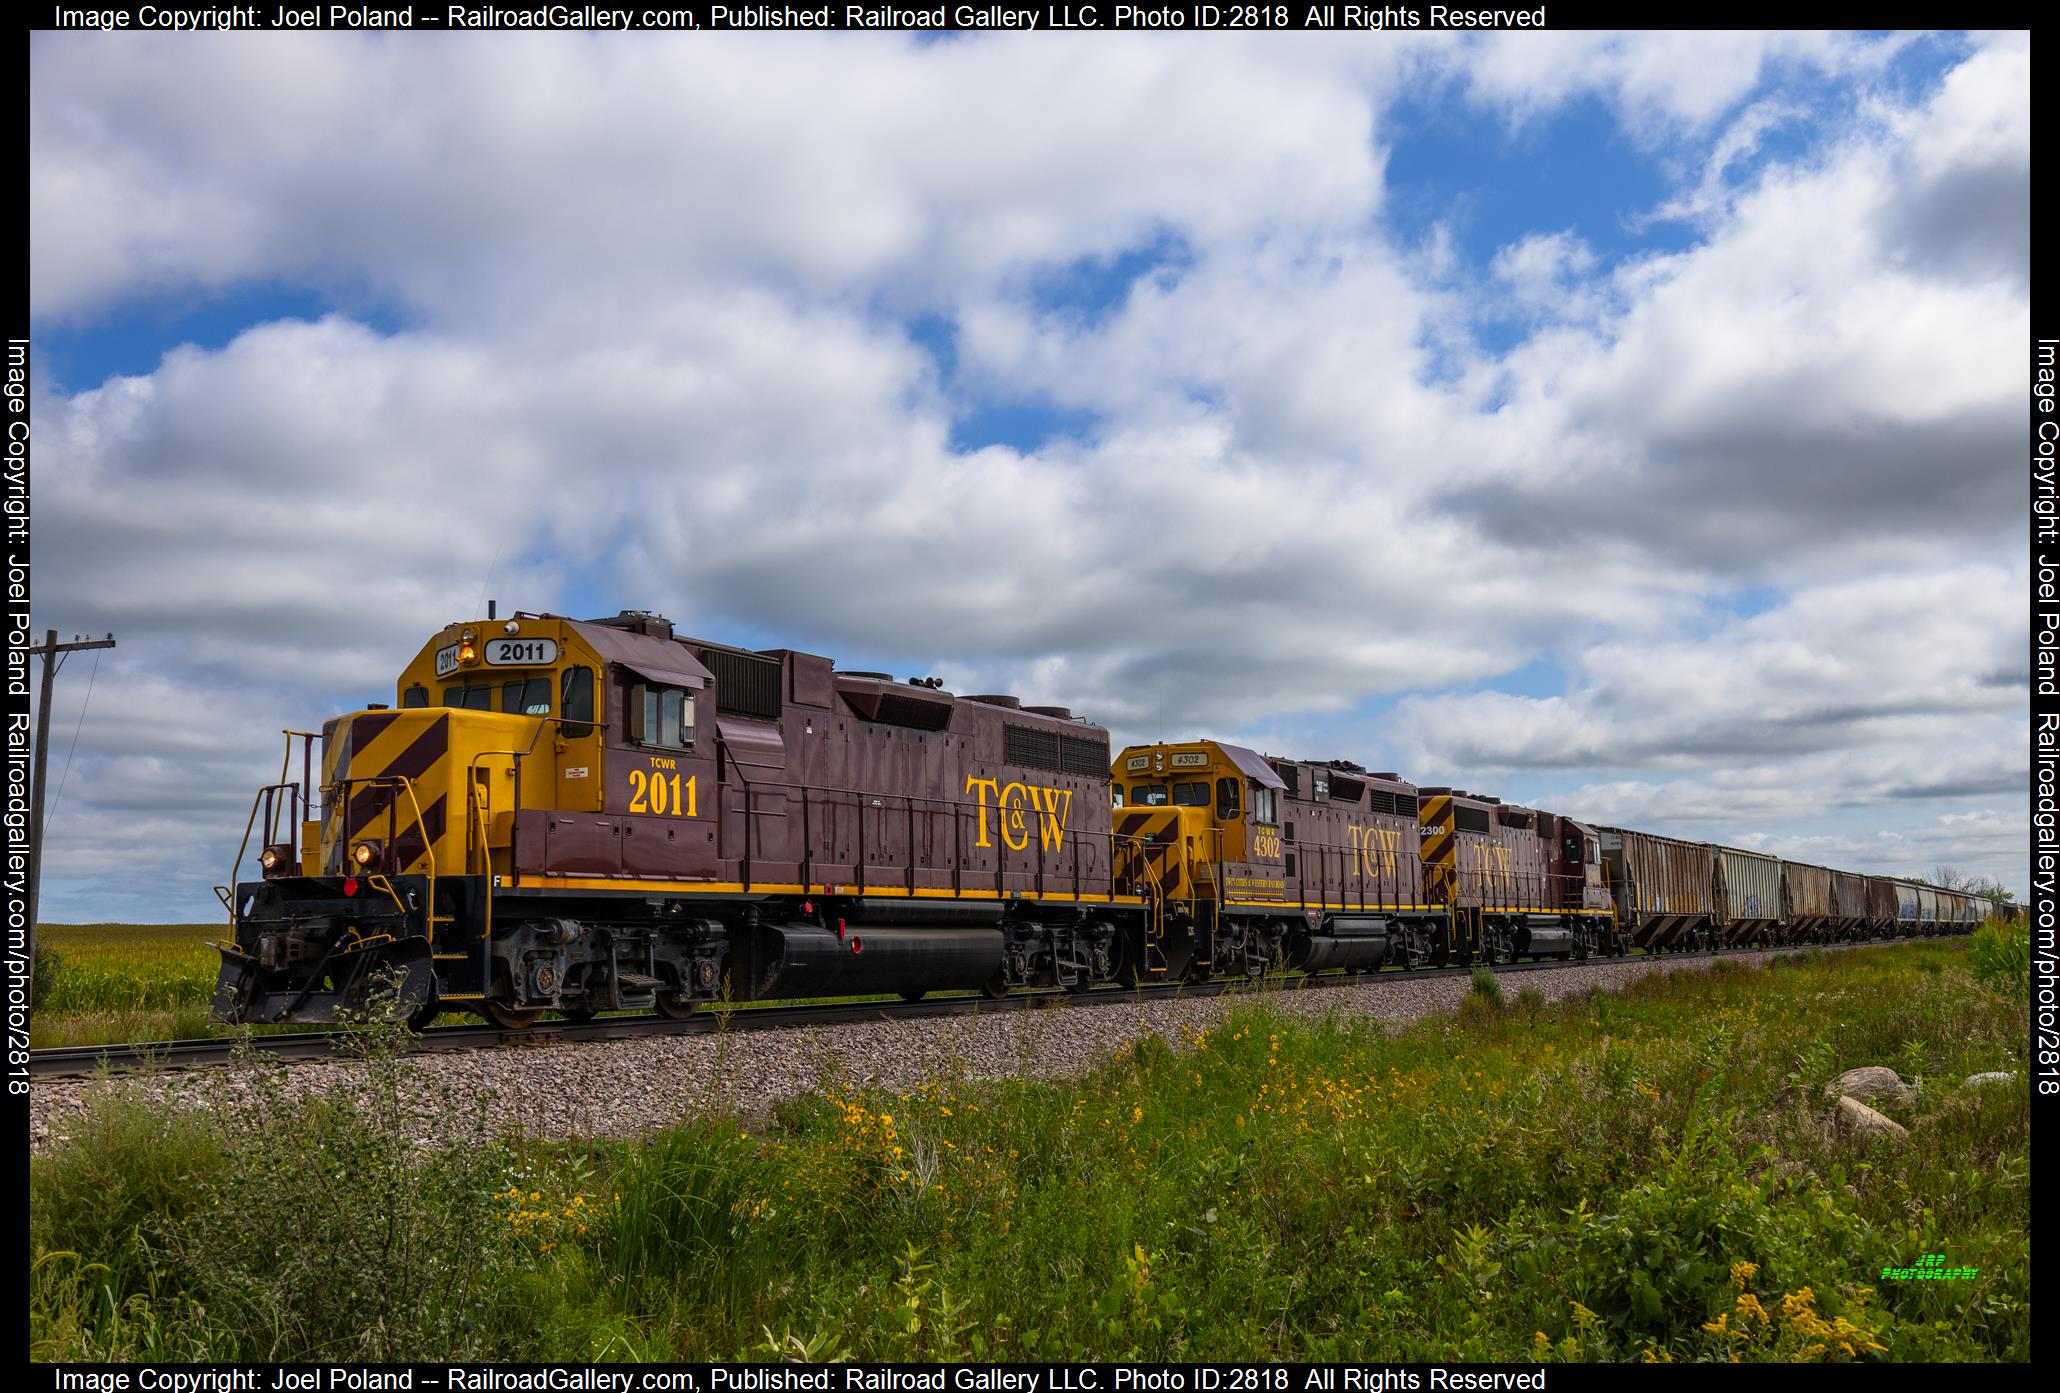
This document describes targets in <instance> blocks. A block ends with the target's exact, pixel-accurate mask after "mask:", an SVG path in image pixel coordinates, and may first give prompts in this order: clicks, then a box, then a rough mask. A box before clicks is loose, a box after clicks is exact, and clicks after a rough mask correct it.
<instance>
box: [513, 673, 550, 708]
mask: <svg viewBox="0 0 2060 1393" xmlns="http://www.w3.org/2000/svg"><path fill="white" fill-rule="evenodd" d="M501 710H503V711H505V712H507V713H508V714H509V715H510V716H548V715H550V714H551V679H550V678H548V677H526V678H525V677H518V678H516V679H515V680H514V681H512V682H503V683H502V684H501Z"/></svg>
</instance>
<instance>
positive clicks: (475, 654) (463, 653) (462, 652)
mask: <svg viewBox="0 0 2060 1393" xmlns="http://www.w3.org/2000/svg"><path fill="white" fill-rule="evenodd" d="M458 661H459V662H461V663H476V662H478V661H479V650H478V649H477V648H474V647H473V646H472V645H471V644H469V643H465V644H460V645H459V646H458Z"/></svg>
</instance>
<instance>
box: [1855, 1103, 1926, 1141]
mask: <svg viewBox="0 0 2060 1393" xmlns="http://www.w3.org/2000/svg"><path fill="white" fill-rule="evenodd" d="M1838 1125H1839V1126H1841V1127H1843V1128H1845V1129H1846V1130H1847V1131H1849V1132H1852V1133H1854V1134H1856V1135H1858V1136H1862V1137H1869V1138H1872V1137H1891V1138H1893V1139H1895V1140H1896V1141H1908V1140H1909V1137H1910V1129H1909V1128H1907V1127H1905V1126H1903V1124H1902V1123H1900V1122H1897V1121H1895V1120H1894V1119H1892V1118H1886V1117H1883V1116H1882V1115H1881V1114H1880V1113H1878V1112H1876V1111H1874V1109H1872V1108H1870V1107H1868V1106H1867V1105H1866V1104H1865V1103H1862V1102H1860V1101H1859V1100H1857V1099H1854V1098H1840V1099H1839V1100H1838Z"/></svg>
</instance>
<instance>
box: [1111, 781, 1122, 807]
mask: <svg viewBox="0 0 2060 1393" xmlns="http://www.w3.org/2000/svg"><path fill="white" fill-rule="evenodd" d="M1109 797H1110V799H1111V800H1113V801H1112V804H1111V806H1113V807H1118V808H1120V807H1122V806H1123V785H1121V784H1110V785H1109Z"/></svg>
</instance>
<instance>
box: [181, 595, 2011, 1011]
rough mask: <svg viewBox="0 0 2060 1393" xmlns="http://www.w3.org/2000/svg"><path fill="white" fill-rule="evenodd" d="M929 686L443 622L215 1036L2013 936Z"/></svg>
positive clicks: (221, 996)
mask: <svg viewBox="0 0 2060 1393" xmlns="http://www.w3.org/2000/svg"><path fill="white" fill-rule="evenodd" d="M939 685H940V684H939V683H937V682H936V681H935V680H934V679H908V680H904V681H895V680H893V679H892V678H891V677H889V676H888V675H887V674H885V673H876V672H839V671H837V670H836V669H835V668H834V666H833V665H832V663H831V662H830V660H829V659H827V658H823V657H819V656H816V655H814V654H809V653H800V652H795V651H792V650H789V649H773V650H769V651H764V652H752V651H747V650H744V649H740V648H733V647H728V646H725V645H722V644H716V643H708V642H702V641H699V640H694V639H688V638H683V637H679V636H676V635H675V634H674V633H673V632H672V626H671V624H670V623H669V622H667V621H666V620H665V619H663V618H660V617H658V616H655V615H651V614H648V613H645V612H642V611H626V612H624V613H622V614H620V615H617V616H615V617H614V618H611V619H599V620H585V621H582V620H574V619H568V618H565V617H563V616H558V615H548V614H526V613H524V614H517V615H516V616H515V617H513V618H511V619H507V620H501V619H498V618H496V617H494V616H493V615H492V613H491V608H490V610H489V617H488V618H487V619H486V620H484V621H475V622H471V623H462V624H454V625H451V626H449V627H448V628H446V629H445V630H444V631H443V632H441V633H440V634H438V635H436V636H435V637H434V638H432V639H431V640H430V641H429V642H428V643H427V644H425V645H424V646H423V648H422V650H421V652H420V653H419V654H417V656H416V657H415V659H414V660H413V661H412V662H410V663H409V664H408V666H407V668H406V669H405V670H404V671H403V672H402V673H401V675H400V679H399V682H398V683H397V685H396V691H395V701H394V703H393V704H392V705H390V706H388V705H377V706H372V707H369V708H367V709H365V710H362V711H356V712H352V713H350V714H348V715H342V716H338V717H336V718H335V719H333V720H330V721H328V722H327V723H325V724H324V726H323V728H322V730H321V731H320V733H319V735H318V734H316V733H314V732H288V733H287V752H286V759H285V761H284V763H283V765H282V768H281V772H280V776H279V779H278V781H277V782H275V783H274V784H272V785H270V786H268V787H266V788H264V789H261V790H260V791H259V793H258V795H257V798H256V800H255V802H254V803H253V806H252V810H251V818H250V821H249V823H248V824H247V826H246V830H245V834H244V841H243V847H242V849H241V850H240V851H239V853H238V856H237V863H236V869H235V870H234V871H233V872H232V874H231V877H230V886H224V887H221V888H220V890H219V891H218V893H219V894H220V895H221V897H222V899H223V902H224V904H225V905H226V907H227V908H228V910H229V917H230V923H231V928H232V934H231V937H230V939H229V941H227V942H224V943H222V944H220V945H218V946H219V948H220V951H221V955H222V970H221V976H220V980H219V984H218V986H217V989H216V994H215V1003H214V1006H215V1011H216V1014H217V1015H218V1016H220V1017H221V1018H222V1019H224V1020H228V1021H238V1022H241V1021H252V1022H278V1021H323V1020H331V1019H337V1018H339V1017H344V1016H349V1015H352V1014H355V1013H359V1012H362V1011H364V1010H366V1009H368V1008H369V1007H370V1006H371V1005H372V1003H373V1002H374V1001H375V1000H376V999H380V998H382V997H385V998H389V999H392V1000H396V1001H397V1002H398V1004H399V1007H400V1009H402V1010H403V1011H404V1012H405V1013H406V1014H408V1015H409V1016H410V1017H411V1018H412V1019H414V1020H416V1021H418V1022H422V1021H426V1020H428V1019H430V1018H432V1017H433V1016H435V1015H436V1014H437V1013H438V1012H440V1011H471V1012H476V1013H478V1014H480V1015H483V1016H485V1017H487V1018H488V1019H490V1020H493V1021H495V1022H497V1023H499V1024H501V1025H503V1026H510V1027H520V1026H524V1025H527V1024H530V1023H532V1022H534V1021H535V1020H536V1019H537V1018H538V1016H539V1015H541V1014H542V1013H543V1012H545V1011H547V1010H550V1011H558V1012H562V1013H564V1014H566V1015H568V1016H572V1017H575V1018H578V1017H584V1016H590V1015H592V1014H594V1013H595V1012H599V1011H605V1010H648V1011H656V1012H659V1013H662V1014H666V1015H675V1016H677V1015H684V1014H686V1013H689V1012H691V1011H693V1010H694V1009H695V1008H696V1006H697V1005H698V1004H699V1003H701V1002H703V1001H706V1000H709V999H711V998H714V997H718V996H726V997H728V998H730V999H734V1000H749V999H761V998H771V997H800V996H844V995H859V994H870V993H900V994H902V995H905V996H908V997H911V998H914V997H918V996H921V995H922V994H923V993H925V992H930V991H942V990H954V989H978V990H981V991H985V992H987V993H989V994H991V995H997V996H998V995H1002V994H1005V993H1007V992H1008V991H1010V990H1012V989H1015V988H1022V987H1064V988H1067V989H1069V990H1075V991H1078V990H1085V989H1087V988H1090V987H1093V986H1096V985H1099V984H1103V983H1110V982H1123V983H1127V982H1134V981H1168V980H1183V979H1190V978H1204V977H1215V976H1226V975H1228V976H1244V977H1250V976H1258V975H1262V974H1266V973H1269V972H1274V971H1300V972H1323V971H1330V970H1343V971H1370V970H1373V969H1378V968H1381V967H1385V966H1401V967H1413V966H1424V965H1447V964H1465V963H1493V962H1498V961H1508V960H1512V959H1515V958H1517V957H1532V958H1541V957H1559V958H1586V957H1588V956H1590V955H1595V954H1604V955H1615V954H1623V953H1627V952H1629V951H1631V950H1632V949H1633V948H1642V949H1645V950H1648V951H1661V950H1673V949H1691V948H1694V949H1704V948H1714V947H1720V946H1727V945H1746V944H1766V943H1797V942H1822V941H1830V940H1835V939H1848V938H1861V937H1888V936H1895V935H1908V934H1918V933H1925V934H1931V933H1946V932H1964V931H1966V930H1967V929H1969V928H1971V927H1972V925H1973V924H1974V922H1975V921H1976V920H1977V919H1978V918H1980V917H1981V914H1982V913H1983V912H1984V910H1985V905H1984V904H1983V903H1982V902H1979V901H1975V900H1973V899H1971V898H1970V897H1968V896H1964V895H1960V894H1956V893H1954V892H1951V891H1946V890H1938V889H1934V888H1932V887H1930V886H1925V885H1917V884H1912V883H1909V882H1905V881H1898V880H1892V879H1884V878H1881V877H1878V876H1862V875H1858V874H1853V873H1849V872H1843V871H1834V870H1829V869H1826V868H1824V867H1820V866H1810V865H1803V864H1798V863H1795V862H1788V861H1782V860H1778V859H1776V858H1774V857H1770V856H1763V855H1759V854H1757V853H1754V852H1748V851H1739V850H1735V849H1732V848H1726V847H1715V846H1708V845H1703V844H1700V843H1693V842H1684V841H1677V840H1674V839H1671V838H1666V837H1658V836H1652V835H1649V834H1646V833H1641V832H1635V831H1631V830H1628V829H1623V828H1613V827H1602V826H1596V825H1592V824H1589V823H1584V822H1581V821H1579V820H1577V819H1576V818H1573V817H1570V816H1566V815H1564V814H1559V813H1552V812H1547V811H1544V810H1542V809H1537V808H1525V807H1518V806H1516V805H1513V804H1507V803H1503V802H1501V801H1500V800H1498V799H1495V798H1490V797H1484V796H1480V795H1475V794H1470V793H1468V792H1466V791H1464V790H1461V789H1453V788H1426V787H1419V786H1417V785H1414V784H1411V783H1408V782H1406V781H1405V780H1403V779H1402V778H1400V777H1399V776H1398V775H1396V774H1394V773H1382V772H1369V771H1368V770H1365V769H1362V768H1360V767H1359V766H1357V765H1355V764H1351V763H1348V762H1346V761H1343V760H1332V761H1328V762H1309V761H1303V760H1290V759H1279V758H1272V757H1262V756H1261V755H1259V754H1257V753H1255V752H1253V751H1251V750H1248V749H1244V748H1242V747H1240V746H1236V745H1231V744H1227V743H1224V742H1222V741H1216V740H1193V741H1186V742H1181V743H1176V744H1156V745H1149V746H1133V747H1131V748H1129V749H1125V750H1122V751H1119V752H1115V753H1114V754H1113V756H1112V754H1111V751H1110V748H1109V735H1108V732H1107V731H1106V730H1104V729H1103V728H1101V727H1099V726H1096V725H1093V724H1091V723H1088V722H1086V721H1083V720H1080V719H1077V718H1075V717H1074V716H1073V715H1072V714H1071V713H1070V712H1069V711H1067V710H1065V709H1064V708H1061V707H1051V706H1030V707H1025V706H1023V705H1022V704H1021V703H1020V702H1018V701H1017V700H1016V699H1015V698H1013V697H1008V696H964V697H960V696H953V695H952V694H950V693H948V692H944V691H942V690H939ZM318 745H319V750H318V748H317V747H318ZM296 756H297V758H296ZM318 760H319V777H318V775H317V761H318ZM296 765H297V766H298V768H297V770H296ZM296 772H297V773H298V775H299V777H298V778H295V777H294V775H295V773H296ZM247 862H254V863H255V865H254V869H255V870H256V872H257V878H255V879H244V878H243V872H244V868H245V866H246V863H247ZM232 887H233V888H232Z"/></svg>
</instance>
